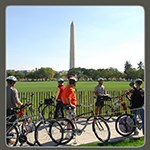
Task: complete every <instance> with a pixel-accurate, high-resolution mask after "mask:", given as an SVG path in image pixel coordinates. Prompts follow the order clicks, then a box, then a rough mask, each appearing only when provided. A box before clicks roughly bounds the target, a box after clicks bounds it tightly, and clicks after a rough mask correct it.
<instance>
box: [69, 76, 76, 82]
mask: <svg viewBox="0 0 150 150" xmlns="http://www.w3.org/2000/svg"><path fill="white" fill-rule="evenodd" d="M76 82H77V79H76V78H75V77H70V78H69V84H74V83H76Z"/></svg>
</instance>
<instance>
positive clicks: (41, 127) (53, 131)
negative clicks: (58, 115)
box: [35, 120, 63, 146]
mask: <svg viewBox="0 0 150 150" xmlns="http://www.w3.org/2000/svg"><path fill="white" fill-rule="evenodd" d="M62 139H63V131H62V127H61V125H60V124H59V123H58V122H57V121H54V120H51V121H44V122H43V121H41V122H40V123H39V124H38V125H37V127H36V129H35V140H36V142H37V144H38V145H39V146H48V145H49V144H50V143H52V142H55V143H57V144H59V143H60V142H61V141H62Z"/></svg>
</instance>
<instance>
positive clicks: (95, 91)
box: [94, 86, 98, 96]
mask: <svg viewBox="0 0 150 150" xmlns="http://www.w3.org/2000/svg"><path fill="white" fill-rule="evenodd" d="M94 94H95V96H98V92H97V86H96V87H95V88H94Z"/></svg>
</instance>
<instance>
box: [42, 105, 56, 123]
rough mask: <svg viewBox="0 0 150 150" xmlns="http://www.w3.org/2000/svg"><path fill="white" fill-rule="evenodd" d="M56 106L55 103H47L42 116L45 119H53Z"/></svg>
mask: <svg viewBox="0 0 150 150" xmlns="http://www.w3.org/2000/svg"><path fill="white" fill-rule="evenodd" d="M54 110H55V106H54V105H46V106H44V108H43V109H42V116H43V118H44V119H45V120H51V119H52V118H53V114H54Z"/></svg>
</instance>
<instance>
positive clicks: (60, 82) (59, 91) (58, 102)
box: [54, 78, 65, 119]
mask: <svg viewBox="0 0 150 150" xmlns="http://www.w3.org/2000/svg"><path fill="white" fill-rule="evenodd" d="M64 89H65V86H64V79H62V78H59V79H58V89H57V93H56V110H55V113H54V119H57V118H58V117H59V116H58V112H59V111H60V112H61V117H62V118H64V112H63V103H62V100H61V94H62V92H63V91H64Z"/></svg>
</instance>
